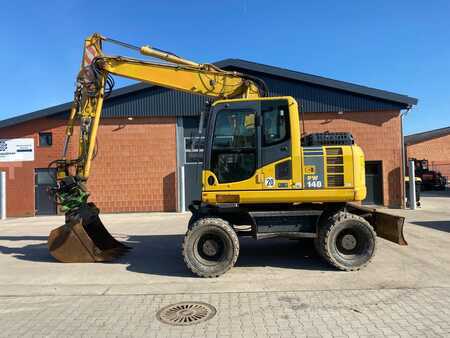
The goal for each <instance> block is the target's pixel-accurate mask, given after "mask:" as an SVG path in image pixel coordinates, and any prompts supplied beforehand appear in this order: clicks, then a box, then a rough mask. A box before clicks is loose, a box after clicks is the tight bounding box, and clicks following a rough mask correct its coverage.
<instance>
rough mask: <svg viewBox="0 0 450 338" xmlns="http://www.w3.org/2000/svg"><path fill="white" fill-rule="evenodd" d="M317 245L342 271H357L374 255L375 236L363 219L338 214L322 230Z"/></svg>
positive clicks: (349, 214) (343, 213)
mask: <svg viewBox="0 0 450 338" xmlns="http://www.w3.org/2000/svg"><path fill="white" fill-rule="evenodd" d="M317 246H318V247H319V248H318V250H319V252H320V255H321V256H322V257H323V258H324V259H325V260H326V261H328V263H330V264H331V265H333V266H335V267H336V268H338V269H339V270H343V271H356V270H360V269H361V268H363V267H364V266H366V265H367V264H368V263H369V262H370V260H371V259H372V258H373V256H374V255H375V248H376V233H375V231H374V229H373V227H372V226H371V225H370V224H369V222H367V221H366V220H365V219H364V218H362V217H360V216H357V215H354V214H351V213H349V212H344V211H339V212H337V213H336V214H334V215H332V216H330V217H328V219H327V221H326V222H325V223H324V224H323V225H322V226H321V227H320V229H319V237H318V240H317Z"/></svg>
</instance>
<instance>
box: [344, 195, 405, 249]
mask: <svg viewBox="0 0 450 338" xmlns="http://www.w3.org/2000/svg"><path fill="white" fill-rule="evenodd" d="M347 208H348V209H349V211H351V212H354V213H355V214H358V215H360V216H362V217H364V218H365V219H367V221H368V222H369V223H370V224H371V225H372V226H373V227H374V229H375V232H376V233H377V236H379V237H381V238H384V239H387V240H388V241H391V242H394V243H397V244H399V245H408V242H406V240H405V237H404V236H403V225H404V223H405V218H404V217H402V216H396V215H391V214H387V213H385V212H381V211H378V210H377V209H373V208H367V207H362V206H360V205H356V204H353V203H349V204H347Z"/></svg>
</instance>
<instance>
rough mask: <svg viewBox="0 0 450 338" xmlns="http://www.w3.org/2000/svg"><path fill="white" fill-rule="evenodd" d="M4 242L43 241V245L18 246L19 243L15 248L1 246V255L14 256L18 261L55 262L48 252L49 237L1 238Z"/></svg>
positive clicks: (0, 240)
mask: <svg viewBox="0 0 450 338" xmlns="http://www.w3.org/2000/svg"><path fill="white" fill-rule="evenodd" d="M4 241H12V242H18V241H42V243H37V244H27V245H24V246H17V243H15V244H14V245H13V246H5V245H0V254H5V255H12V256H13V257H15V258H17V259H22V260H27V261H32V262H55V259H54V258H53V257H52V256H51V255H50V253H49V251H48V247H47V237H45V236H0V242H4Z"/></svg>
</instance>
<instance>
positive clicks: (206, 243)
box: [182, 217, 239, 278]
mask: <svg viewBox="0 0 450 338" xmlns="http://www.w3.org/2000/svg"><path fill="white" fill-rule="evenodd" d="M182 253H183V257H184V261H185V263H186V265H187V267H188V268H189V269H190V270H191V271H192V272H193V273H194V274H196V275H197V276H200V277H208V278H211V277H219V276H220V275H222V274H224V273H225V272H227V271H228V270H229V269H231V268H232V267H233V266H234V264H235V263H236V260H237V258H238V256H239V239H238V237H237V235H236V232H235V231H234V229H233V227H232V226H231V225H230V224H229V223H228V222H227V221H225V220H223V219H221V218H217V217H206V218H200V219H198V220H197V221H195V222H194V223H193V224H192V226H191V227H190V229H188V231H187V233H186V236H185V237H184V242H183V252H182Z"/></svg>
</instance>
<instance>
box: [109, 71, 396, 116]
mask: <svg viewBox="0 0 450 338" xmlns="http://www.w3.org/2000/svg"><path fill="white" fill-rule="evenodd" d="M236 70H238V69H236ZM247 73H249V72H247ZM251 75H255V76H258V77H260V78H262V79H263V80H264V81H265V82H266V83H267V85H268V87H269V90H270V94H271V95H273V96H283V95H290V96H293V97H295V98H296V99H297V101H298V102H299V104H300V107H301V109H302V110H303V111H304V112H337V111H363V112H367V111H377V110H400V109H403V108H404V105H402V104H400V103H396V102H390V101H386V100H382V99H377V98H373V97H369V96H364V95H359V94H354V93H351V92H345V91H341V90H337V89H332V88H328V87H323V86H317V85H313V84H310V83H305V82H299V81H292V80H287V79H283V78H277V77H274V76H268V75H266V74H261V73H252V74H251ZM206 100H207V97H203V96H198V95H192V94H187V93H182V92H178V91H174V90H169V89H165V88H159V87H152V88H147V89H143V90H140V91H137V92H134V93H130V94H127V95H124V96H121V97H116V98H111V99H109V100H107V101H106V102H105V106H104V111H103V114H104V117H125V116H196V115H198V114H199V113H200V111H201V110H202V109H204V104H205V101H206Z"/></svg>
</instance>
